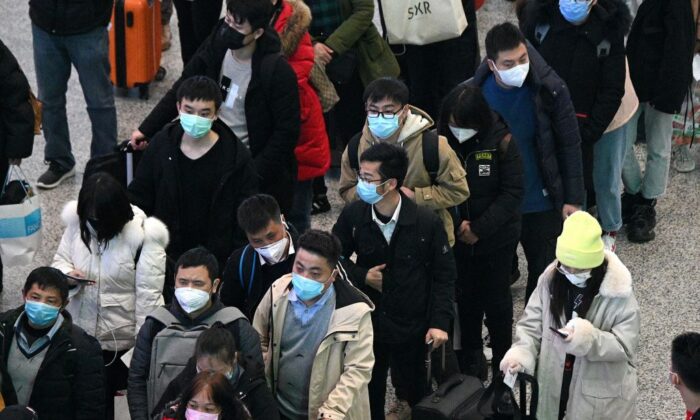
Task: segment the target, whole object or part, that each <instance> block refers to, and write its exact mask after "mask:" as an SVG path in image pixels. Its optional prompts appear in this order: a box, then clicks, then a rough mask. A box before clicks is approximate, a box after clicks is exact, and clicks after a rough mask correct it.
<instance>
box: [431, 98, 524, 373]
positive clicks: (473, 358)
mask: <svg viewBox="0 0 700 420" xmlns="http://www.w3.org/2000/svg"><path fill="white" fill-rule="evenodd" d="M438 134H440V135H442V136H445V137H446V138H447V140H448V142H449V144H450V146H452V148H453V149H454V151H455V152H456V153H457V156H459V159H460V161H461V162H462V164H463V165H464V168H465V170H466V172H467V183H468V184H469V190H470V193H471V194H470V196H469V198H468V199H467V200H466V201H465V202H464V203H462V204H460V205H459V206H458V207H457V210H458V211H457V213H458V215H459V216H458V220H456V221H455V236H456V237H457V242H456V243H455V246H454V252H455V260H456V261H457V271H458V279H459V280H458V282H457V305H458V307H459V317H460V318H459V321H460V327H461V333H462V334H461V338H462V341H461V343H456V344H457V345H458V347H459V346H460V345H461V349H462V352H461V355H460V365H461V367H462V371H463V372H464V373H467V374H470V375H474V376H479V377H480V378H481V379H482V380H485V379H486V359H485V358H484V355H483V344H482V341H481V329H482V325H481V324H482V319H483V318H484V314H486V319H487V320H486V325H487V327H488V330H489V335H490V337H491V345H492V348H493V362H492V368H494V370H495V371H496V372H497V371H498V370H497V367H498V364H499V363H500V361H501V358H502V357H503V355H504V354H505V352H506V351H507V350H508V348H509V347H510V345H511V328H512V324H513V300H512V297H511V293H510V281H509V279H510V268H511V264H512V261H513V256H514V255H515V249H516V247H517V241H518V238H519V237H520V212H519V208H520V203H521V201H522V196H523V186H522V182H523V181H522V179H523V169H522V164H521V161H520V155H519V153H518V150H517V146H516V144H515V141H511V135H510V132H509V129H508V126H507V125H506V123H505V122H504V121H503V119H502V118H501V116H500V115H498V114H496V113H495V112H493V111H492V110H491V108H490V107H489V105H488V103H487V102H486V99H484V96H483V95H482V93H481V89H479V88H477V87H472V86H466V85H459V86H457V87H456V88H454V89H453V90H452V91H451V92H450V93H449V94H448V95H447V97H446V98H445V100H444V102H443V105H442V109H441V112H440V118H439V120H438Z"/></svg>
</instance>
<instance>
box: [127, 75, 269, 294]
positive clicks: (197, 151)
mask: <svg viewBox="0 0 700 420" xmlns="http://www.w3.org/2000/svg"><path fill="white" fill-rule="evenodd" d="M177 98H178V102H177V110H178V111H179V114H180V118H179V120H176V121H173V122H172V123H170V124H168V125H166V126H165V128H164V129H163V130H161V131H160V132H159V133H158V135H156V136H155V137H154V138H153V140H152V141H151V145H150V147H149V148H148V149H147V150H146V151H145V153H144V155H143V158H142V160H141V164H140V165H139V166H138V168H137V170H136V174H135V176H134V180H133V182H132V183H131V184H130V185H129V194H130V199H131V201H132V203H133V204H135V205H136V206H138V207H139V208H140V209H142V210H143V211H144V212H145V213H146V214H148V215H149V216H154V217H157V218H158V219H159V220H161V221H162V222H163V223H165V224H166V225H167V226H168V230H169V232H170V244H169V245H168V248H167V254H168V257H169V258H170V260H171V261H175V260H177V259H178V258H179V257H180V255H182V253H183V252H185V251H187V250H188V249H192V248H194V247H196V246H200V245H202V246H205V247H206V248H207V249H209V250H210V251H211V252H212V253H213V254H214V255H215V256H216V258H217V261H218V262H219V264H223V263H224V262H225V261H226V258H228V256H229V255H230V254H231V252H232V251H233V250H234V249H236V247H237V246H240V245H241V244H242V243H243V242H244V239H243V233H242V232H241V231H240V229H239V228H238V223H237V221H236V218H235V212H236V209H237V208H238V206H239V205H240V203H241V202H242V201H243V200H244V199H246V198H247V197H249V196H250V195H252V194H254V193H255V192H257V176H256V173H255V168H254V163H253V160H252V159H251V156H250V152H249V151H248V150H247V149H246V148H245V147H244V146H243V145H242V144H241V142H240V141H239V140H238V139H237V138H236V136H234V134H233V133H232V132H231V130H230V129H229V128H228V127H227V126H226V125H225V124H223V123H222V122H221V121H220V119H219V118H218V117H217V110H218V109H219V107H220V105H221V94H220V91H219V88H218V86H217V85H216V82H214V81H213V80H211V79H210V78H208V77H206V76H193V77H191V78H189V79H187V80H185V81H184V82H182V84H181V85H180V87H179V88H178V94H177ZM164 295H165V297H166V299H167V302H169V299H170V298H171V297H172V277H170V278H166V289H165V290H164Z"/></svg>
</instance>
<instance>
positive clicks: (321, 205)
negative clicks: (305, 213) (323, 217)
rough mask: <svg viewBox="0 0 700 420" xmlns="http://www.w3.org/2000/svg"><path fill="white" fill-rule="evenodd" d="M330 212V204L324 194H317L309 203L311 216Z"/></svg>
mask: <svg viewBox="0 0 700 420" xmlns="http://www.w3.org/2000/svg"><path fill="white" fill-rule="evenodd" d="M329 211H331V203H329V202H328V197H326V195H325V194H319V195H317V196H315V197H314V199H313V201H312V202H311V215H314V214H321V213H326V212H329Z"/></svg>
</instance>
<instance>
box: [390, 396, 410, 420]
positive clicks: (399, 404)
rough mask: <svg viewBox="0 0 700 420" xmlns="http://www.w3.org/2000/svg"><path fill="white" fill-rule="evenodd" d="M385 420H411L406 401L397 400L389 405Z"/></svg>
mask: <svg viewBox="0 0 700 420" xmlns="http://www.w3.org/2000/svg"><path fill="white" fill-rule="evenodd" d="M385 419H386V420H411V407H410V406H409V405H408V402H407V401H403V400H397V401H396V402H394V403H393V404H392V405H391V406H390V407H389V412H388V413H386V417H385Z"/></svg>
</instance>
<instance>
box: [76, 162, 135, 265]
mask: <svg viewBox="0 0 700 420" xmlns="http://www.w3.org/2000/svg"><path fill="white" fill-rule="evenodd" d="M78 218H79V219H80V238H81V239H82V240H83V243H84V244H85V246H86V247H87V248H88V251H90V253H92V249H90V237H91V233H90V229H88V225H87V223H88V221H89V222H90V225H91V226H92V228H93V229H94V230H95V232H96V234H97V238H96V240H97V243H98V248H100V247H101V248H106V247H107V244H108V242H109V241H111V240H112V239H113V238H114V237H115V236H117V235H118V234H119V233H120V232H121V231H122V229H124V225H126V224H127V223H128V222H129V221H130V220H131V219H133V218H134V212H133V210H131V204H130V203H129V198H128V197H127V195H126V190H125V189H124V187H122V185H121V184H120V183H119V182H118V181H117V180H116V179H114V178H112V176H111V175H109V174H107V173H105V172H98V173H96V174H94V175H92V176H91V177H90V178H88V179H87V180H86V181H85V182H84V183H83V187H82V188H81V189H80V193H79V194H78Z"/></svg>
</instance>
